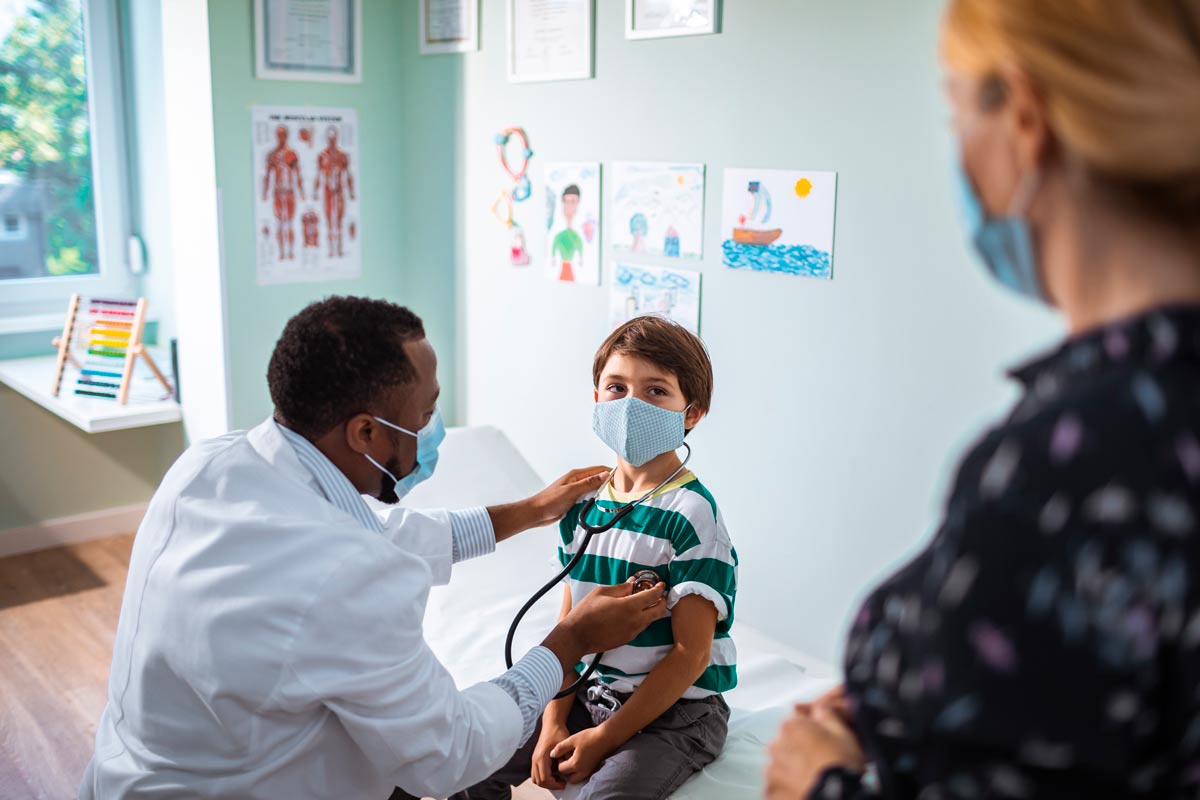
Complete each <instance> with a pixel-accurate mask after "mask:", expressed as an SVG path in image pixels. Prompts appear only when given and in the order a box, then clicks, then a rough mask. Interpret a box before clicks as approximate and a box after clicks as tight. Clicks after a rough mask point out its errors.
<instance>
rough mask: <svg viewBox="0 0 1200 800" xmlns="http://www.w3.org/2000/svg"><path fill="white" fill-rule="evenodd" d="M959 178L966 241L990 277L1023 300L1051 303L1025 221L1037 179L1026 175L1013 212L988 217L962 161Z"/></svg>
mask: <svg viewBox="0 0 1200 800" xmlns="http://www.w3.org/2000/svg"><path fill="white" fill-rule="evenodd" d="M956 178H957V181H958V189H959V191H958V201H959V206H960V208H961V211H962V216H963V223H964V225H965V226H966V229H967V238H968V239H970V240H971V243H972V244H974V245H975V249H976V250H977V251H978V252H979V256H980V258H982V259H983V263H984V266H985V267H987V271H988V274H990V275H991V276H992V277H993V278H995V279H996V280H997V281H999V282H1000V284H1001V285H1003V286H1005V287H1007V288H1008V289H1011V290H1012V291H1014V292H1016V293H1017V294H1019V295H1021V296H1023V297H1027V298H1030V299H1033V300H1038V301H1040V302H1042V303H1049V302H1050V299H1049V298H1048V297H1047V295H1046V291H1045V289H1044V288H1043V287H1042V282H1041V279H1040V277H1039V276H1038V265H1037V254H1036V253H1035V251H1034V249H1033V236H1032V235H1031V234H1030V229H1029V221H1028V220H1027V219H1026V218H1025V212H1026V211H1027V210H1028V207H1029V204H1030V202H1031V201H1032V200H1033V193H1034V191H1036V189H1037V176H1036V175H1033V174H1031V175H1028V176H1026V178H1025V179H1024V180H1023V181H1022V182H1021V185H1020V186H1019V187H1018V188H1017V194H1016V196H1015V197H1014V198H1013V208H1012V210H1011V211H1010V212H1009V213H1008V214H1007V215H1005V216H1002V217H989V216H988V215H987V212H986V211H985V210H984V208H983V203H982V202H980V200H979V195H978V193H977V192H976V191H975V187H974V186H973V185H972V184H971V178H970V176H969V175H967V171H966V168H965V167H963V165H962V162H961V161H960V162H959V163H958V164H957V169H956Z"/></svg>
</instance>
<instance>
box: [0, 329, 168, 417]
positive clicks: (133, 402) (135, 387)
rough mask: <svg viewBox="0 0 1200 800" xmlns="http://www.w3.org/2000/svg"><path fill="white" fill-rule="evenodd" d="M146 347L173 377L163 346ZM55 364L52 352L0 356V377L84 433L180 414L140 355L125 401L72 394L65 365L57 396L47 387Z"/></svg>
mask: <svg viewBox="0 0 1200 800" xmlns="http://www.w3.org/2000/svg"><path fill="white" fill-rule="evenodd" d="M147 349H148V350H149V352H150V355H151V358H153V359H154V363H155V364H157V365H158V368H159V369H160V370H162V371H163V374H164V375H166V376H167V380H169V381H174V375H173V374H172V372H171V357H170V354H169V353H168V352H166V351H164V350H157V349H153V348H147ZM56 364H57V357H56V356H39V357H37V358H15V359H11V360H7V361H0V383H3V384H5V385H6V386H8V387H9V388H10V389H12V390H13V391H15V392H17V393H19V394H21V395H24V396H25V397H27V398H29V399H30V400H32V401H33V402H35V403H37V404H38V405H39V406H41V407H42V408H44V409H46V410H47V411H49V412H51V413H52V414H56V415H57V416H59V417H61V418H63V419H64V420H66V421H67V422H69V423H71V424H72V425H74V426H75V427H77V428H79V429H80V430H82V431H84V432H86V433H102V432H105V431H117V430H124V429H127V428H144V427H147V426H150V425H163V424H165V423H169V422H178V421H179V420H180V419H182V415H181V413H180V410H179V404H178V403H176V402H175V400H174V398H173V397H171V396H169V395H168V396H167V397H166V398H165V399H164V398H163V395H164V394H165V392H164V391H163V388H162V385H161V384H160V383H159V382H158V380H157V379H156V378H155V377H154V374H153V373H152V372H151V371H150V368H149V367H148V366H147V365H146V363H145V361H143V360H142V359H140V358H139V359H138V360H137V361H136V362H135V366H134V370H133V378H132V383H131V388H130V391H129V402H128V403H126V404H125V405H120V404H119V403H117V402H116V401H115V400H105V399H100V398H93V397H80V396H78V395H76V394H75V393H74V380H75V378H74V374H73V370H71V369H70V368H68V370H67V373H66V375H65V376H64V377H63V386H62V391H60V392H59V395H58V397H54V396H53V395H51V393H50V390H51V388H52V387H53V385H54V369H55V365H56Z"/></svg>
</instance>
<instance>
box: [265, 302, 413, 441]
mask: <svg viewBox="0 0 1200 800" xmlns="http://www.w3.org/2000/svg"><path fill="white" fill-rule="evenodd" d="M424 338H425V326H424V325H423V324H422V323H421V318H420V317H418V316H417V315H416V314H414V313H412V312H411V311H409V310H408V309H407V308H404V307H403V306H398V305H396V304H395V303H389V302H387V301H386V300H372V299H370V298H366V297H337V296H335V297H327V298H325V299H324V300H321V301H318V302H316V303H313V304H311V305H309V306H307V307H306V308H304V309H303V310H302V311H301V312H300V313H299V314H297V315H296V316H294V317H292V318H291V319H290V320H288V323H287V325H285V326H284V328H283V334H282V335H280V337H279V341H278V342H276V343H275V351H274V352H273V353H272V354H271V362H270V364H269V365H268V366H267V385H268V387H270V390H271V400H272V402H274V403H275V418H276V419H277V420H278V421H279V422H281V423H283V424H285V425H287V426H288V427H289V428H291V429H292V430H294V431H296V432H297V433H299V434H301V435H302V436H305V437H306V438H308V439H310V440H316V439H319V438H321V437H322V436H324V435H325V434H326V433H328V432H329V431H330V430H332V429H333V428H334V426H336V425H338V424H339V423H341V422H344V421H345V420H347V419H349V418H350V417H352V416H354V415H355V414H359V413H361V412H363V411H367V410H368V409H373V408H375V407H376V405H377V402H378V401H379V399H380V396H381V395H382V394H383V393H385V392H387V391H389V390H391V389H394V388H395V387H396V386H398V385H402V384H405V383H409V382H411V381H413V380H414V379H415V378H416V376H417V373H416V368H415V367H414V366H413V364H412V361H410V360H409V358H408V354H407V353H406V352H405V351H404V344H405V343H406V342H411V341H415V340H418V339H424Z"/></svg>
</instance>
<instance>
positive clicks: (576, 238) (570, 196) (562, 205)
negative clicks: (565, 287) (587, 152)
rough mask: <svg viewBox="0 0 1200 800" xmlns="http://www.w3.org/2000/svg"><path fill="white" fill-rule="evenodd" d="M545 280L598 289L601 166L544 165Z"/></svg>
mask: <svg viewBox="0 0 1200 800" xmlns="http://www.w3.org/2000/svg"><path fill="white" fill-rule="evenodd" d="M546 231H547V234H548V235H547V237H546V246H547V252H546V269H545V273H546V277H547V278H549V279H550V280H553V281H562V282H564V283H586V284H590V285H591V286H599V285H600V165H599V164H598V163H595V162H592V163H583V164H547V165H546Z"/></svg>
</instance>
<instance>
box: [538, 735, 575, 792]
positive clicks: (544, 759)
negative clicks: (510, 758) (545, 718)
mask: <svg viewBox="0 0 1200 800" xmlns="http://www.w3.org/2000/svg"><path fill="white" fill-rule="evenodd" d="M569 738H571V732H570V731H569V730H567V728H566V726H565V725H557V726H553V727H549V728H547V727H543V728H542V733H541V735H540V736H538V741H537V746H536V747H534V748H533V768H532V770H531V774H530V777H531V778H533V782H534V783H536V784H537V785H538V786H541V787H542V788H543V789H565V788H567V785H566V783H565V782H563V781H562V780H561V779H560V778H559V777H558V776H556V775H555V772H556V769H555V766H554V760H553V758H551V756H550V751H551V750H553V749H554V748H555V747H557V746H558V744H559V742H562V741H565V740H566V739H569Z"/></svg>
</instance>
